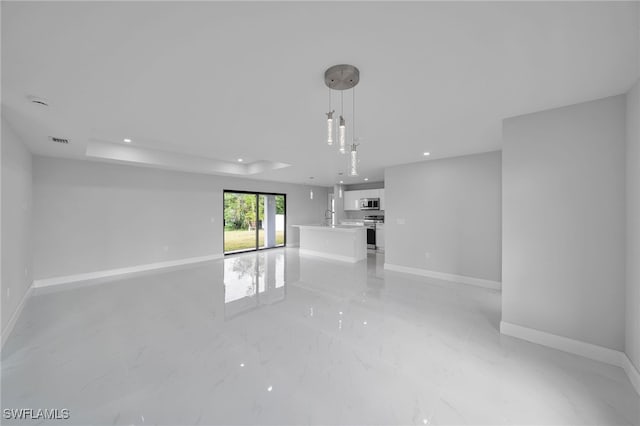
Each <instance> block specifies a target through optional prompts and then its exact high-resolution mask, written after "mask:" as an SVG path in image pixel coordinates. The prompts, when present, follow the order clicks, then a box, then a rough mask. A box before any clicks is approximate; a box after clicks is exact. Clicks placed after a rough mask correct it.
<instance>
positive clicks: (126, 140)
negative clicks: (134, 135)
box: [122, 138, 131, 143]
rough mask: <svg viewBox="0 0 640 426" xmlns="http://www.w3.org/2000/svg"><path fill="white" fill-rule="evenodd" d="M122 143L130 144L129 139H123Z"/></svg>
mask: <svg viewBox="0 0 640 426" xmlns="http://www.w3.org/2000/svg"><path fill="white" fill-rule="evenodd" d="M122 141H123V142H126V143H131V139H129V138H124V139H123V140H122Z"/></svg>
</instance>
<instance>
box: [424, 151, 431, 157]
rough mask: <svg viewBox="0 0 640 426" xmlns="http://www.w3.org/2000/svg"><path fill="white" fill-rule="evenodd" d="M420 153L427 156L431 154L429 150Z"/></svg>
mask: <svg viewBox="0 0 640 426" xmlns="http://www.w3.org/2000/svg"><path fill="white" fill-rule="evenodd" d="M422 155H424V156H425V157H428V156H430V155H431V153H430V152H423V153H422Z"/></svg>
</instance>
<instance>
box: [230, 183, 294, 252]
mask: <svg viewBox="0 0 640 426" xmlns="http://www.w3.org/2000/svg"><path fill="white" fill-rule="evenodd" d="M227 192H228V193H233V194H250V195H255V196H256V212H255V213H256V244H255V248H250V249H246V250H234V251H232V252H229V253H227V252H226V251H225V249H224V228H225V223H224V196H225V194H226V193H227ZM260 195H282V196H283V197H284V243H283V244H282V245H281V246H275V247H262V248H260V244H259V243H260V231H259V230H258V220H259V219H258V217H259V216H260V215H259V212H260V206H259V203H260ZM286 246H287V194H284V193H280V192H262V191H236V190H233V189H223V190H222V253H223V254H224V255H225V256H226V255H228V254H238V253H247V252H252V251H260V250H269V249H274V248H282V247H286Z"/></svg>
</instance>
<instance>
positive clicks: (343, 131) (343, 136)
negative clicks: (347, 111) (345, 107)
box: [338, 116, 347, 154]
mask: <svg viewBox="0 0 640 426" xmlns="http://www.w3.org/2000/svg"><path fill="white" fill-rule="evenodd" d="M338 130H339V131H338V141H339V142H340V154H344V153H345V152H346V145H347V127H346V126H345V124H344V117H343V116H340V127H338Z"/></svg>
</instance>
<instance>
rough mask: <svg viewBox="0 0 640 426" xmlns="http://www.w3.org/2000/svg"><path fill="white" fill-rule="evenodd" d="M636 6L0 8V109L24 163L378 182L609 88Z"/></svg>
mask: <svg viewBox="0 0 640 426" xmlns="http://www.w3.org/2000/svg"><path fill="white" fill-rule="evenodd" d="M638 5H639V3H638V2H628V3H623V2H573V3H571V2H570V3H547V2H544V3H523V2H514V3H509V2H497V3H485V2H471V3H462V2H449V3H435V2H430V3H422V2H408V3H398V2H354V3H347V2H301V3H298V2H283V3H271V2H257V3H249V2H235V3H222V2H214V3H212V2H194V3H182V2H158V3H156V2H135V3H127V2H107V3H102V2H100V3H94V2H69V3H66V2H65V3H57V2H46V3H33V2H22V3H17V2H16V3H12V2H5V1H3V2H2V6H1V7H2V106H3V115H4V116H5V117H6V118H7V120H8V122H9V123H10V124H11V125H12V127H14V128H15V130H16V131H17V132H18V134H19V135H20V136H21V137H23V138H24V140H25V141H26V142H27V144H28V145H29V147H30V149H31V150H32V152H34V153H36V154H41V155H50V156H62V157H71V158H87V157H86V149H87V145H88V144H89V143H92V142H98V143H100V142H113V143H117V144H121V143H122V139H123V138H125V137H129V138H132V139H133V144H132V145H135V146H136V148H138V149H140V148H152V149H157V150H163V151H168V152H173V153H176V154H179V156H180V158H181V159H182V160H181V161H183V163H184V159H185V158H194V159H197V158H196V157H206V158H208V159H211V161H216V162H218V163H220V161H221V160H222V161H223V162H226V161H228V162H231V163H234V162H235V161H236V159H237V158H238V157H242V158H243V159H245V163H251V162H254V161H262V163H260V164H270V163H267V162H273V163H277V164H280V163H288V164H291V166H290V167H284V168H280V169H277V170H270V171H263V172H260V173H257V174H253V175H252V176H251V177H254V178H261V179H269V180H278V181H288V182H299V183H302V182H306V183H309V182H310V180H309V176H314V177H315V180H314V183H317V184H325V185H330V184H333V183H336V182H337V181H338V180H340V179H343V180H345V182H346V183H354V182H361V181H362V179H363V178H364V177H369V178H370V180H372V181H373V180H381V179H382V177H383V169H384V167H387V166H392V165H397V164H403V163H410V162H416V161H424V157H423V156H422V153H423V152H424V151H430V152H431V153H432V155H431V157H430V158H442V157H449V156H455V155H462V154H469V153H477V152H484V151H491V150H496V149H500V147H501V120H502V119H503V118H505V117H509V116H514V115H518V114H524V113H529V112H533V111H538V110H543V109H548V108H552V107H557V106H563V105H568V104H572V103H576V102H581V101H586V100H591V99H596V98H600V97H605V96H609V95H615V94H619V93H624V92H626V91H627V90H628V89H629V87H630V86H631V85H632V83H633V82H634V81H635V79H637V78H638V75H639V72H638V59H639V58H638V55H639V50H640V40H639V33H640V31H639V30H638V16H639V13H638ZM338 63H349V64H353V65H356V66H357V67H359V69H360V72H361V80H360V84H359V85H358V86H357V88H356V95H357V97H356V104H357V110H356V114H357V116H356V119H357V123H356V124H357V135H356V136H358V137H360V138H362V142H361V145H360V154H361V163H360V166H361V174H360V177H358V178H346V177H339V176H338V172H340V171H346V161H345V158H344V157H343V156H340V155H339V154H338V153H337V152H336V149H335V146H334V147H333V149H332V148H329V147H328V146H327V145H326V143H325V131H326V121H325V115H324V114H325V112H326V110H327V109H328V89H327V88H326V86H325V85H324V81H323V74H324V71H325V69H326V68H328V67H329V66H331V65H334V64H338ZM28 95H35V96H39V97H42V98H46V99H47V100H48V101H49V103H50V106H49V107H48V108H46V107H41V106H38V105H35V104H33V103H31V102H30V101H29V100H28V99H27V96H28ZM345 95H346V96H345V109H346V110H348V111H349V114H348V115H347V117H348V118H349V117H350V111H351V94H350V92H346V93H345ZM338 99H339V98H338V97H334V108H335V107H336V103H337V101H338ZM50 135H51V136H58V137H65V138H69V139H70V141H71V142H70V144H69V145H61V144H56V143H53V142H51V141H49V140H48V138H47V137H48V136H50ZM190 156H196V157H190ZM199 160H203V159H202V158H199ZM255 170H262V169H260V168H255Z"/></svg>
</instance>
